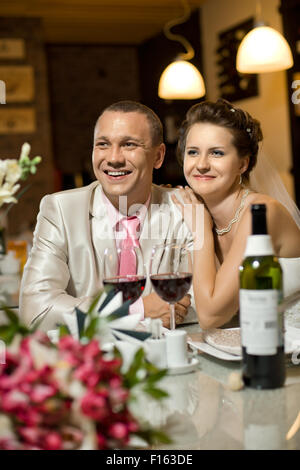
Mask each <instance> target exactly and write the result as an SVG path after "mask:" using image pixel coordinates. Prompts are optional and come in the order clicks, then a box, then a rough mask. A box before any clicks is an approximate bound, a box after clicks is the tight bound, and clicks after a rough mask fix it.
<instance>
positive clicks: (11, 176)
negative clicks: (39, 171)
mask: <svg viewBox="0 0 300 470" xmlns="http://www.w3.org/2000/svg"><path fill="white" fill-rule="evenodd" d="M30 149H31V147H30V145H29V144H28V143H27V142H26V143H25V144H23V145H22V149H21V155H20V158H19V160H15V159H6V160H0V207H1V206H2V205H3V204H5V203H6V204H9V203H12V204H15V203H17V202H18V200H17V198H16V197H15V194H16V192H17V191H18V190H19V189H20V186H21V185H20V184H19V183H18V181H19V180H25V179H26V178H27V177H28V175H29V174H34V173H36V166H37V165H38V164H39V163H40V162H41V160H42V158H41V157H39V156H37V157H34V158H33V159H32V160H30V158H29V153H30Z"/></svg>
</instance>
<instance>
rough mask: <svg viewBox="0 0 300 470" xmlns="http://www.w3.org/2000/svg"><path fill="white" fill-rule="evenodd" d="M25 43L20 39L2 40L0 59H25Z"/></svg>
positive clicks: (0, 42) (0, 39)
mask: <svg viewBox="0 0 300 470" xmlns="http://www.w3.org/2000/svg"><path fill="white" fill-rule="evenodd" d="M24 57H25V41H24V39H22V38H20V39H18V38H0V59H1V60H8V59H13V60H15V59H24Z"/></svg>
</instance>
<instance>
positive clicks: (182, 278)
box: [150, 273, 192, 303]
mask: <svg viewBox="0 0 300 470" xmlns="http://www.w3.org/2000/svg"><path fill="white" fill-rule="evenodd" d="M150 279H151V282H152V285H153V287H154V290H155V292H156V293H157V295H159V296H160V297H161V298H162V299H163V300H165V301H166V302H172V303H176V302H178V300H180V299H182V297H184V296H185V295H186V294H187V293H188V291H189V288H190V287H191V283H192V274H191V273H178V274H175V273H174V274H172V273H165V274H153V275H152V276H150Z"/></svg>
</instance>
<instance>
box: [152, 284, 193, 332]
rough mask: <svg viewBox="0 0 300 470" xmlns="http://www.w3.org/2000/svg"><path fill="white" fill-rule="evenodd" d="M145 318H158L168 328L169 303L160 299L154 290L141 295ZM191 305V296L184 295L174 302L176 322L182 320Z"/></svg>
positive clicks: (178, 322)
mask: <svg viewBox="0 0 300 470" xmlns="http://www.w3.org/2000/svg"><path fill="white" fill-rule="evenodd" d="M143 303H144V316H145V318H147V317H150V318H160V319H161V320H162V322H163V326H164V327H165V328H170V305H169V304H168V302H165V301H164V300H162V299H161V298H160V297H159V296H158V295H157V294H156V293H155V292H153V293H152V294H149V295H147V296H145V297H143ZM190 305H191V296H190V295H189V294H188V295H185V296H184V297H183V298H182V299H180V300H179V301H178V302H176V304H175V320H176V324H180V323H182V322H183V321H184V319H185V316H186V315H187V313H188V308H189V306H190Z"/></svg>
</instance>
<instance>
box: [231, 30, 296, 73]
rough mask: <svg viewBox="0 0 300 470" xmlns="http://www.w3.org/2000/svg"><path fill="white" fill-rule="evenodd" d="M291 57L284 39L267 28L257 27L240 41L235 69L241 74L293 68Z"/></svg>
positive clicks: (276, 32)
mask: <svg viewBox="0 0 300 470" xmlns="http://www.w3.org/2000/svg"><path fill="white" fill-rule="evenodd" d="M293 63H294V61H293V56H292V53H291V50H290V47H289V45H288V43H287V41H286V40H285V38H284V37H283V36H282V35H281V34H280V33H279V32H278V31H276V30H275V29H273V28H270V27H269V26H258V27H257V28H254V29H252V30H251V31H249V33H248V34H246V36H245V37H244V39H243V40H242V42H241V44H240V47H239V49H238V52H237V57H236V68H237V70H238V71H239V72H242V73H261V72H276V71H277V70H285V69H289V68H290V67H292V66H293Z"/></svg>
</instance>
